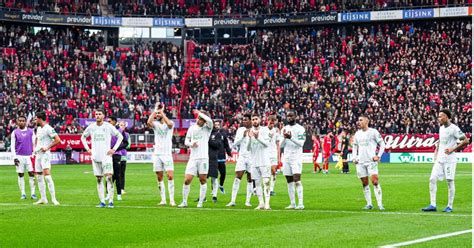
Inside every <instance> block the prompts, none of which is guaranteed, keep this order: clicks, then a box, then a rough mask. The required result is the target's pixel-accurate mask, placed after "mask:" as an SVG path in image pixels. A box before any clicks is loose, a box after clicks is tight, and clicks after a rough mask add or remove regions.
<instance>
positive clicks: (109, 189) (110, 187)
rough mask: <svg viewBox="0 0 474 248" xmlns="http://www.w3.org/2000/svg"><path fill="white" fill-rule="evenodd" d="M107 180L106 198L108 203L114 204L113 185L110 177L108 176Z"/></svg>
mask: <svg viewBox="0 0 474 248" xmlns="http://www.w3.org/2000/svg"><path fill="white" fill-rule="evenodd" d="M106 180H107V192H108V193H107V197H108V198H109V203H111V202H114V183H113V179H112V176H108V177H107V178H106Z"/></svg>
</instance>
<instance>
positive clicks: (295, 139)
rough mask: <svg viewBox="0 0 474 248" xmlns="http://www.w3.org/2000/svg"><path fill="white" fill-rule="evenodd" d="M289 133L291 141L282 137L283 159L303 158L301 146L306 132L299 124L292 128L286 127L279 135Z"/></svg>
mask: <svg viewBox="0 0 474 248" xmlns="http://www.w3.org/2000/svg"><path fill="white" fill-rule="evenodd" d="M288 132H290V133H291V139H286V138H284V136H282V138H283V141H282V142H281V146H282V147H283V155H284V156H285V157H289V156H291V157H302V156H303V145H304V142H305V141H306V130H305V129H304V127H303V126H301V125H300V124H295V125H293V126H291V125H286V126H285V127H284V128H283V129H282V131H281V133H282V134H283V133H288Z"/></svg>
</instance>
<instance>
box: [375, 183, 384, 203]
mask: <svg viewBox="0 0 474 248" xmlns="http://www.w3.org/2000/svg"><path fill="white" fill-rule="evenodd" d="M374 193H375V199H377V206H379V207H380V206H383V204H382V186H380V184H378V185H374Z"/></svg>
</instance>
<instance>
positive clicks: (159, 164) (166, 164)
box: [153, 155, 174, 172]
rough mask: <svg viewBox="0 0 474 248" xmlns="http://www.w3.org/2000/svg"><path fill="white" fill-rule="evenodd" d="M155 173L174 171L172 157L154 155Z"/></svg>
mask: <svg viewBox="0 0 474 248" xmlns="http://www.w3.org/2000/svg"><path fill="white" fill-rule="evenodd" d="M153 171H155V172H158V171H174V163H173V157H172V156H171V155H153Z"/></svg>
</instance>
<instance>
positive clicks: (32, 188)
mask: <svg viewBox="0 0 474 248" xmlns="http://www.w3.org/2000/svg"><path fill="white" fill-rule="evenodd" d="M30 191H31V195H34V194H35V193H36V185H35V177H34V176H32V177H30Z"/></svg>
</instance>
